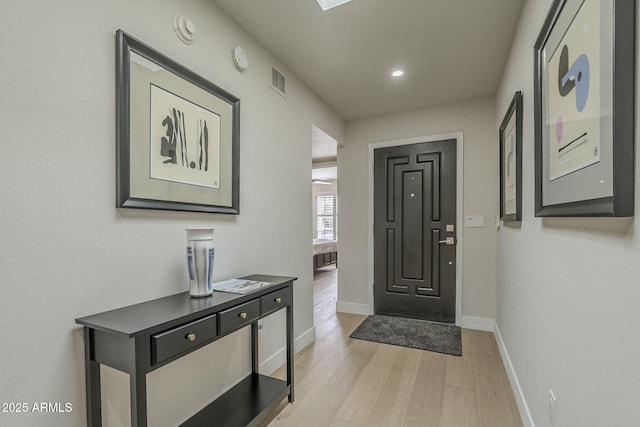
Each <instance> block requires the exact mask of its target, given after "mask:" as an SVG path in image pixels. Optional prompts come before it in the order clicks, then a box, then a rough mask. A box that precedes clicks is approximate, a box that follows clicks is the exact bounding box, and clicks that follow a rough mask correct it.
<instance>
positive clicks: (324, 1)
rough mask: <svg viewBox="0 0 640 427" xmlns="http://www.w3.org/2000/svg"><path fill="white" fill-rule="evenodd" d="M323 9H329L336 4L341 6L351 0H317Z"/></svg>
mask: <svg viewBox="0 0 640 427" xmlns="http://www.w3.org/2000/svg"><path fill="white" fill-rule="evenodd" d="M316 1H317V2H318V4H319V5H320V7H321V8H322V10H329V9H331V8H334V7H336V6H340V5H342V4H345V3H349V2H350V1H351V0H316Z"/></svg>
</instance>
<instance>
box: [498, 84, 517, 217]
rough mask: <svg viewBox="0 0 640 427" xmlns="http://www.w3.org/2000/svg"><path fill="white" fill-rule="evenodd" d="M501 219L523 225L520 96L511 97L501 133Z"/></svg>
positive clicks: (501, 125) (515, 94)
mask: <svg viewBox="0 0 640 427" xmlns="http://www.w3.org/2000/svg"><path fill="white" fill-rule="evenodd" d="M498 135H499V140H500V219H501V220H502V221H522V92H521V91H517V92H516V93H514V95H513V99H512V100H511V104H509V108H508V109H507V112H506V114H505V115H504V119H502V124H500V130H499V132H498Z"/></svg>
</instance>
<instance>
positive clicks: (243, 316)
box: [240, 311, 247, 319]
mask: <svg viewBox="0 0 640 427" xmlns="http://www.w3.org/2000/svg"><path fill="white" fill-rule="evenodd" d="M240 317H242V318H243V319H246V318H247V313H245V312H244V311H243V312H242V313H240Z"/></svg>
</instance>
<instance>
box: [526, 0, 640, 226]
mask: <svg viewBox="0 0 640 427" xmlns="http://www.w3.org/2000/svg"><path fill="white" fill-rule="evenodd" d="M635 20H636V1H635V0H553V4H552V5H551V7H550V8H549V12H548V14H547V17H546V18H545V21H544V23H543V25H542V28H541V30H540V33H539V34H538V38H537V40H536V42H535V44H534V53H535V55H534V86H533V87H534V119H535V121H534V124H535V126H534V128H535V129H534V130H535V133H534V136H535V150H534V154H535V215H536V216H537V217H547V216H566V217H570V216H631V215H633V211H634V199H635V191H634V159H635V157H636V156H635V154H634V149H635V143H634V137H635V129H634V123H635V118H634V117H635V92H636V91H635V84H636V78H635V68H636V60H635V55H636V48H635V40H636V31H635V27H636V22H635Z"/></svg>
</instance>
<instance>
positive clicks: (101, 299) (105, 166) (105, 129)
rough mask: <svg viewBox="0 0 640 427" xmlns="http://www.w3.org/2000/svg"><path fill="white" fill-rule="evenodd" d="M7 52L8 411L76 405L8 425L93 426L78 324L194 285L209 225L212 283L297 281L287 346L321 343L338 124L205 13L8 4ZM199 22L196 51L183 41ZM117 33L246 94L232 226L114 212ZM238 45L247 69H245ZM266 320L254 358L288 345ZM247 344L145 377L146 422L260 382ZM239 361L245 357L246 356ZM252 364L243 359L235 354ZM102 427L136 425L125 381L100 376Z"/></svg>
mask: <svg viewBox="0 0 640 427" xmlns="http://www.w3.org/2000/svg"><path fill="white" fill-rule="evenodd" d="M6 12H7V15H10V16H11V17H10V18H8V19H5V20H4V31H5V34H6V35H7V36H6V37H2V38H1V39H0V52H2V63H3V71H2V79H0V99H2V102H1V103H0V123H1V124H2V147H3V153H2V156H0V182H2V185H1V187H0V188H1V190H0V198H1V200H2V209H1V211H0V212H1V213H0V242H1V243H0V282H1V284H0V325H1V326H0V332H1V333H0V335H1V336H2V340H3V341H2V352H0V367H1V369H0V402H26V403H29V404H30V405H31V404H33V403H35V402H62V403H66V402H69V403H71V404H72V407H73V411H72V412H71V413H67V414H35V413H30V414H16V415H11V414H6V413H0V425H7V426H9V425H10V426H15V427H19V426H30V427H33V426H43V427H44V426H47V427H49V426H65V427H74V426H77V427H80V426H84V425H86V421H85V409H84V401H85V399H84V368H83V339H82V334H81V329H79V328H78V326H77V325H75V323H74V319H75V318H76V317H80V316H84V315H89V314H93V313H96V312H100V311H104V310H108V309H112V308H116V307H119V306H123V305H129V304H133V303H137V302H141V301H145V300H148V299H152V298H158V297H162V296H166V295H170V294H174V293H177V292H181V291H185V290H187V284H186V270H185V266H184V244H185V233H184V228H187V227H190V226H200V227H203V226H211V227H215V229H216V231H215V238H216V255H217V257H216V270H215V276H216V277H215V279H224V278H229V277H234V276H238V275H244V274H249V273H254V272H262V273H268V274H281V275H291V276H297V277H298V278H299V280H298V281H297V282H295V285H294V287H295V291H294V295H295V298H294V299H295V304H296V309H295V316H294V318H295V334H296V336H302V337H303V339H304V340H307V341H308V339H312V338H313V312H312V289H311V285H312V268H311V254H312V247H311V239H309V230H310V229H311V227H312V224H311V188H310V186H309V181H310V178H311V123H314V124H317V125H318V126H321V127H322V129H325V130H326V131H327V132H329V133H331V134H332V135H335V136H336V137H337V138H338V139H343V133H344V128H343V127H344V124H343V122H342V120H341V119H340V118H339V117H338V116H337V115H336V114H334V113H333V112H332V111H331V110H330V109H329V108H327V107H326V106H325V105H324V104H323V103H321V102H320V101H319V100H318V98H317V97H316V96H315V95H314V94H312V92H311V91H309V90H308V89H307V88H306V87H305V86H303V85H302V84H301V83H300V82H299V81H298V80H296V78H295V77H294V76H293V75H292V74H291V73H288V74H287V76H288V80H289V81H288V82H287V88H288V97H287V99H286V100H285V99H284V98H282V97H281V96H279V95H278V94H276V93H275V92H274V91H273V90H271V89H270V88H269V86H268V85H269V81H270V69H269V62H270V61H272V60H273V59H272V58H271V57H270V56H269V54H268V53H267V52H266V51H264V50H263V49H262V48H261V47H260V46H259V45H258V44H257V43H256V42H255V41H254V40H252V39H251V38H249V37H248V36H247V35H246V34H245V33H244V32H243V31H241V30H239V29H238V28H237V27H236V26H235V25H234V24H233V23H231V22H230V20H229V19H228V18H227V17H226V16H225V15H223V14H222V13H221V12H220V11H219V10H218V9H217V8H216V7H215V6H214V5H213V4H212V3H211V2H210V1H208V0H184V1H172V0H153V1H151V0H142V1H128V0H112V1H108V2H87V1H84V0H60V1H56V2H50V1H46V0H32V1H22V2H12V4H11V7H10V8H9V10H7V11H6ZM176 14H184V15H186V16H188V17H190V18H191V19H192V20H193V21H194V23H195V25H196V28H197V37H196V42H195V44H193V45H191V46H187V45H185V44H183V43H181V42H180V41H179V40H178V39H177V37H176V36H175V34H174V32H173V28H172V25H171V23H172V18H173V16H174V15H176ZM119 28H122V29H123V30H125V31H126V32H128V33H129V34H130V35H132V36H133V37H136V38H138V39H140V40H142V41H143V42H145V43H147V44H149V45H151V46H152V47H154V48H155V49H157V50H159V51H161V52H163V53H165V54H166V55H167V56H169V57H171V58H173V59H174V60H176V61H177V62H179V63H181V64H183V65H185V66H186V67H188V68H190V69H191V70H193V71H195V72H196V73H199V74H201V75H203V76H204V77H206V78H207V79H209V80H211V81H212V82H214V83H216V84H217V85H219V86H221V87H223V88H224V89H226V90H228V91H229V92H231V93H233V94H234V95H236V96H238V97H239V98H240V99H241V179H240V210H241V214H240V215H239V216H223V215H212V214H196V213H178V212H154V211H135V210H116V209H115V201H114V200H115V132H114V129H115V112H114V110H115V105H114V104H115V38H114V34H115V31H116V30H117V29H119ZM236 44H242V45H243V46H244V47H245V49H246V50H247V52H248V55H249V62H250V67H249V69H248V70H246V71H245V72H244V73H239V72H237V71H236V70H235V69H234V68H233V66H232V63H231V58H230V51H231V49H232V48H233V46H235V45H236ZM283 322H284V317H283V316H282V315H281V314H278V315H275V318H272V319H269V320H268V321H266V322H265V329H264V330H263V331H262V334H263V335H264V336H263V339H262V341H263V343H264V347H263V348H262V350H263V351H262V353H261V355H262V359H263V360H264V359H266V358H268V357H269V356H271V355H273V354H274V353H275V352H276V351H277V350H279V349H280V348H281V347H282V346H283V345H284V335H283V333H281V332H280V329H282V327H283ZM247 348H248V334H247V333H246V331H245V333H241V334H236V335H233V336H231V337H227V338H224V339H223V340H221V341H219V342H216V343H214V344H212V345H210V346H208V347H206V348H205V349H203V350H202V351H199V352H196V353H192V354H191V355H189V356H188V357H185V358H184V359H181V360H180V361H178V362H175V363H173V364H170V365H168V366H165V367H163V368H161V369H159V370H157V371H155V372H154V373H152V374H151V375H150V376H149V378H148V384H149V408H150V421H149V425H150V426H154V427H162V426H171V427H174V426H175V425H177V424H179V423H180V422H181V421H183V420H184V419H186V418H187V417H188V416H189V415H191V413H192V412H193V411H195V410H196V409H198V408H199V407H201V406H204V404H205V403H207V401H208V400H209V399H210V397H213V396H215V395H216V394H219V393H220V392H221V391H222V390H223V389H224V388H226V387H229V386H230V385H232V384H233V383H234V382H236V381H237V380H238V379H239V378H240V375H242V374H243V373H245V372H248V370H249V369H250V362H249V358H248V357H247V353H246V350H247ZM243 352H244V355H242V354H243ZM241 355H242V356H241ZM103 391H104V394H103V396H105V397H104V408H103V409H104V412H105V417H106V421H107V422H106V424H105V425H107V426H119V425H128V424H129V414H128V382H127V376H126V375H124V374H121V373H118V372H116V371H113V370H111V369H103Z"/></svg>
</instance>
